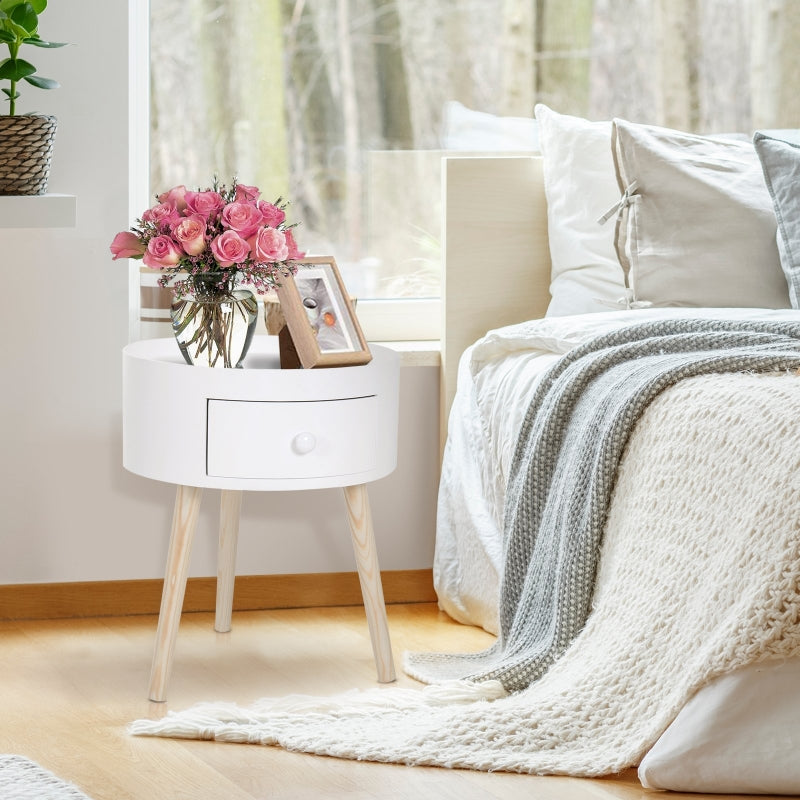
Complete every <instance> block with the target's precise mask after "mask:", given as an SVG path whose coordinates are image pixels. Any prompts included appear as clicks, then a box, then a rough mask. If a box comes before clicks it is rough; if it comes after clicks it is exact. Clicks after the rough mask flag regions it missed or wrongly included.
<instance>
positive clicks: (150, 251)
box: [143, 236, 183, 269]
mask: <svg viewBox="0 0 800 800" xmlns="http://www.w3.org/2000/svg"><path fill="white" fill-rule="evenodd" d="M182 256H183V252H182V251H181V249H180V247H178V245H177V244H175V242H174V241H173V240H172V239H171V238H170V237H169V236H154V237H153V238H152V239H151V240H150V241H149V242H148V243H147V250H145V253H144V258H143V261H144V264H145V266H146V267H150V268H151V269H169V268H170V267H174V266H175V265H176V264H177V263H178V262H179V261H180V260H181V257H182Z"/></svg>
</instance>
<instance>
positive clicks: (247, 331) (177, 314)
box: [170, 290, 258, 368]
mask: <svg viewBox="0 0 800 800" xmlns="http://www.w3.org/2000/svg"><path fill="white" fill-rule="evenodd" d="M170 316H171V318H172V331H173V333H174V334H175V339H176V340H177V342H178V347H179V348H180V351H181V353H183V357H184V358H185V359H186V363H187V364H193V365H194V366H196V367H217V368H219V367H223V368H224V367H234V368H236V367H239V368H241V366H242V361H243V360H244V357H245V356H246V355H247V351H248V350H249V348H250V343H251V342H252V341H253V334H254V332H255V329H256V320H257V319H258V303H257V302H256V298H255V297H254V296H253V294H252V293H251V292H247V291H243V290H236V291H232V292H224V293H215V294H198V295H186V296H184V297H180V298H175V300H173V302H172V306H171V308H170Z"/></svg>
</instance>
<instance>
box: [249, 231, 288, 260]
mask: <svg viewBox="0 0 800 800" xmlns="http://www.w3.org/2000/svg"><path fill="white" fill-rule="evenodd" d="M248 243H249V244H250V250H251V252H252V254H253V261H255V262H256V263H258V264H260V263H263V262H265V261H268V262H274V261H286V258H287V256H288V255H289V248H288V246H287V244H286V236H285V235H284V233H283V231H279V230H276V229H275V228H260V229H259V230H258V231H257V232H256V234H255V235H254V236H252V237H250V239H248Z"/></svg>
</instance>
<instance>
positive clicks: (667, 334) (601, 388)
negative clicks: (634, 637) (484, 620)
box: [405, 319, 800, 692]
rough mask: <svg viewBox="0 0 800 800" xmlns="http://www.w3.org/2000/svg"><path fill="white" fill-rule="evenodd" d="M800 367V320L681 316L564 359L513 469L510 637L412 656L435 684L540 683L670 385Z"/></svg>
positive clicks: (584, 598) (503, 605) (602, 340)
mask: <svg viewBox="0 0 800 800" xmlns="http://www.w3.org/2000/svg"><path fill="white" fill-rule="evenodd" d="M798 367H800V323H786V322H780V323H776V322H771V323H765V322H754V321H742V322H734V321H728V320H702V319H697V320H693V319H680V320H677V319H675V320H662V321H658V322H648V323H644V324H641V325H635V326H631V327H628V328H623V329H622V330H618V331H615V332H613V333H610V334H606V335H604V336H600V337H598V338H596V339H593V340H591V341H589V342H587V343H585V344H584V345H581V346H579V347H576V348H575V349H574V350H571V351H570V352H569V353H567V354H566V355H564V356H563V357H562V358H561V359H559V361H558V362H557V363H556V364H555V365H554V366H553V367H552V368H551V369H550V370H549V371H548V373H547V374H546V375H545V376H544V377H543V379H542V381H541V383H540V384H539V386H538V388H537V391H536V392H535V394H534V396H533V399H532V402H531V405H530V408H529V410H528V412H527V414H526V416H525V419H524V421H523V424H522V428H521V432H520V438H519V441H518V444H517V450H516V453H515V455H514V459H513V461H512V463H511V469H510V474H509V480H508V490H507V497H506V508H505V525H504V535H505V540H504V553H503V556H504V557H503V564H504V571H503V576H502V582H501V589H500V632H499V636H498V639H497V642H496V643H495V644H494V645H493V646H492V647H491V648H490V649H489V650H486V651H484V652H482V653H476V654H466V655H451V654H439V653H409V654H407V655H406V661H405V671H406V672H407V673H408V674H409V675H411V676H412V677H414V678H417V679H418V680H421V681H423V682H426V683H435V682H437V681H442V680H448V679H455V678H459V679H468V680H472V681H486V680H499V681H500V682H501V683H502V684H503V686H504V687H505V688H506V690H508V691H510V692H514V691H519V690H520V689H524V688H525V687H526V686H528V685H530V684H531V683H532V682H533V681H535V680H537V679H538V678H540V677H541V676H542V675H543V674H544V673H545V672H546V671H547V669H548V668H549V667H550V666H551V665H552V664H553V662H554V661H555V660H556V659H557V658H558V657H559V656H560V655H561V654H562V653H563V652H564V651H565V650H566V648H567V646H568V645H569V644H570V642H572V640H573V639H574V638H575V636H576V635H577V634H578V633H579V631H580V630H581V628H582V627H583V625H584V623H585V621H586V618H587V617H588V615H589V611H590V608H591V601H592V594H593V592H594V581H595V574H596V571H597V561H598V554H599V549H600V544H601V541H602V536H603V530H604V526H605V521H606V516H607V512H608V507H609V501H610V499H611V493H612V490H613V488H614V481H615V476H616V471H617V466H618V464H619V462H620V459H621V457H622V452H623V449H624V448H625V444H626V442H627V440H628V436H629V434H630V432H631V430H632V428H633V426H634V424H635V423H636V421H637V419H638V418H639V417H640V416H641V414H642V412H643V411H644V409H645V408H646V407H647V405H648V404H649V403H650V402H651V401H652V400H653V399H654V398H655V397H656V396H657V395H658V394H659V393H660V392H662V391H663V390H664V389H666V388H667V387H669V386H672V385H673V384H675V383H677V382H678V381H680V380H682V379H684V378H689V377H692V376H697V375H707V374H711V373H725V372H744V371H750V372H763V371H775V370H786V369H796V368H798Z"/></svg>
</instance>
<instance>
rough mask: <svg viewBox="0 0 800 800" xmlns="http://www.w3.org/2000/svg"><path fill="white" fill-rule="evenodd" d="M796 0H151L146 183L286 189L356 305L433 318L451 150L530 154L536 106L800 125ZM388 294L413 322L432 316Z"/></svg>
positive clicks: (722, 125) (687, 124)
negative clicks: (380, 303) (378, 302)
mask: <svg viewBox="0 0 800 800" xmlns="http://www.w3.org/2000/svg"><path fill="white" fill-rule="evenodd" d="M797 6H798V4H797V3H794V2H792V0H771V2H763V3H753V2H751V0H235V2H234V0H227V1H226V0H151V6H150V15H151V16H150V37H151V61H150V64H151V75H150V89H151V96H150V112H151V187H152V192H151V194H152V193H153V192H155V191H157V190H158V191H160V190H163V189H165V188H169V187H170V186H172V185H175V184H177V183H186V184H187V185H207V183H208V182H209V180H210V178H211V176H213V175H215V174H216V175H218V176H219V177H220V178H221V179H225V180H227V179H229V178H230V177H231V176H233V175H236V176H237V177H238V178H239V179H240V180H242V181H243V182H245V183H253V184H256V185H258V186H260V187H261V188H262V189H263V190H264V191H265V193H266V194H267V195H274V196H276V197H277V196H278V195H283V196H285V197H287V198H289V199H290V200H291V202H292V206H291V208H290V217H291V219H292V220H293V221H299V222H300V223H301V227H300V228H299V230H298V232H297V238H298V241H299V243H300V246H301V247H303V248H305V249H307V250H309V251H311V252H314V253H319V254H329V255H334V256H335V257H336V260H337V263H338V264H339V265H340V268H341V271H342V274H343V277H344V279H345V282H346V284H347V286H348V288H349V290H350V291H351V292H352V293H353V294H355V295H357V296H358V297H359V302H360V305H359V317H362V316H363V315H368V314H369V313H370V312H369V308H368V304H367V303H364V302H362V301H363V300H366V299H369V298H383V299H398V298H404V299H407V300H410V299H414V300H415V302H417V303H419V304H420V305H418V306H416V307H418V308H428V309H434V313H435V305H436V304H435V300H433V301H431V300H427V301H426V300H425V298H436V297H437V296H438V292H439V265H440V230H439V213H440V208H439V185H440V183H439V180H440V178H439V162H440V156H441V151H442V150H443V149H447V150H450V149H460V150H472V151H483V150H493V149H509V150H517V151H519V150H530V149H534V148H535V146H536V143H535V133H533V132H532V123H531V119H530V118H531V116H532V111H533V106H534V104H535V103H536V102H544V103H547V104H548V105H550V106H551V107H553V108H554V109H555V110H557V111H560V112H562V113H572V114H578V115H581V116H586V117H589V118H592V119H608V118H611V117H612V116H620V117H625V118H628V119H632V120H635V121H639V122H650V123H654V124H661V125H665V126H669V127H675V128H680V129H683V130H693V131H699V132H709V133H711V132H735V131H739V132H743V133H745V134H748V135H749V134H750V133H751V132H752V131H753V130H754V129H755V128H764V127H769V128H782V127H784V128H785V127H797V126H799V125H800V93H798V92H796V90H795V89H796V85H795V82H794V75H795V74H796V64H795V60H796V53H797V46H796V45H797V41H798V38H799V37H800V13H798V10H797ZM476 224H480V221H479V220H476ZM487 235H491V232H487ZM426 302H427V306H426ZM393 307H394V308H395V313H397V314H399V315H400V316H399V317H398V319H399V320H400V321H401V328H402V327H403V326H404V325H405V326H409V325H412V324H413V323H416V322H418V321H419V320H420V319H422V317H421V316H419V315H418V314H409V313H407V312H404V311H403V310H402V306H401V307H399V308H400V310H399V311H397V308H398V306H396V305H395V306H393ZM384 310H385V311H386V313H385V314H383V316H385V317H387V318H388V317H389V316H391V314H390V313H389V312H390V310H391V309H390V308H389V306H386V307H385V309H384ZM365 327H371V326H367V325H365ZM369 333H370V332H369V331H368V335H369Z"/></svg>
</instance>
